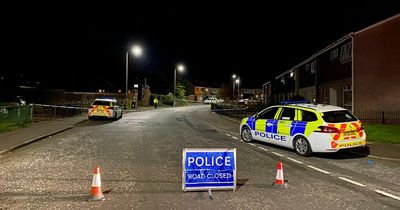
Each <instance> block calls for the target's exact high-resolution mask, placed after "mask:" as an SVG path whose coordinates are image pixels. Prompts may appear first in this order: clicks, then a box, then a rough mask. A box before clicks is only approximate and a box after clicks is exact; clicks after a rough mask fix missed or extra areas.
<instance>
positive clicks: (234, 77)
mask: <svg viewBox="0 0 400 210" xmlns="http://www.w3.org/2000/svg"><path fill="white" fill-rule="evenodd" d="M232 79H233V82H232V84H233V88H232V100H234V99H235V79H236V74H233V75H232Z"/></svg>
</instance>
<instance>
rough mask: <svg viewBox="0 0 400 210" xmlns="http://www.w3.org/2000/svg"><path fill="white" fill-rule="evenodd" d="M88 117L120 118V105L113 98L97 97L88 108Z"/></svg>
mask: <svg viewBox="0 0 400 210" xmlns="http://www.w3.org/2000/svg"><path fill="white" fill-rule="evenodd" d="M88 118H89V119H93V118H112V119H120V118H122V106H121V105H120V104H119V103H118V101H117V100H116V99H115V98H97V99H95V100H94V101H93V102H92V104H91V105H90V108H89V110H88Z"/></svg>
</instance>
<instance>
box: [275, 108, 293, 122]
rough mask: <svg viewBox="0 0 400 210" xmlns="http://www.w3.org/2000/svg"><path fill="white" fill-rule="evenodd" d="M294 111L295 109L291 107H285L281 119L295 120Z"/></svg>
mask: <svg viewBox="0 0 400 210" xmlns="http://www.w3.org/2000/svg"><path fill="white" fill-rule="evenodd" d="M294 111H295V109H291V108H283V111H282V114H281V117H280V118H279V119H280V120H294Z"/></svg>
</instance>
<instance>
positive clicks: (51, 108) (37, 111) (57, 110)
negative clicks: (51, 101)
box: [32, 104, 88, 122]
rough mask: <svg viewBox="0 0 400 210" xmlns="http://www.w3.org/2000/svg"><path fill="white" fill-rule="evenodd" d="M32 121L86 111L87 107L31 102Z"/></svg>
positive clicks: (73, 114) (68, 115) (79, 113)
mask: <svg viewBox="0 0 400 210" xmlns="http://www.w3.org/2000/svg"><path fill="white" fill-rule="evenodd" d="M32 107H33V121H35V122H37V121H42V120H46V119H54V118H62V117H71V116H75V115H81V114H83V113H85V112H87V110H88V108H84V107H78V106H58V105H46V104H33V105H32Z"/></svg>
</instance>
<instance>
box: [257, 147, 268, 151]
mask: <svg viewBox="0 0 400 210" xmlns="http://www.w3.org/2000/svg"><path fill="white" fill-rule="evenodd" d="M258 148H260V149H262V150H264V151H268V149H265V148H264V147H258Z"/></svg>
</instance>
